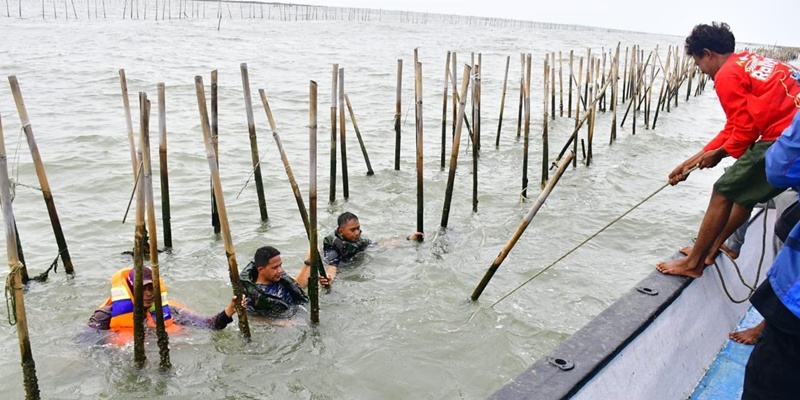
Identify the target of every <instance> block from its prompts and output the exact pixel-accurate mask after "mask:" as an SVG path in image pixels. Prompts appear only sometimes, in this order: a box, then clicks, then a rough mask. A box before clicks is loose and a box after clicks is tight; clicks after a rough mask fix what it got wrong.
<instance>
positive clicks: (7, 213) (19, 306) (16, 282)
mask: <svg viewBox="0 0 800 400" xmlns="http://www.w3.org/2000/svg"><path fill="white" fill-rule="evenodd" d="M0 204H2V207H3V220H4V221H5V228H6V256H7V257H8V269H9V276H10V277H11V287H6V290H7V291H11V299H12V305H11V306H10V308H11V309H12V310H10V311H13V316H14V320H15V321H16V325H17V340H18V341H19V353H20V358H21V361H22V377H23V378H22V379H23V383H24V386H25V398H26V399H29V400H34V399H35V400H38V399H39V380H38V379H37V378H36V362H35V361H34V360H33V350H32V347H31V341H30V336H29V334H28V316H27V314H26V312H25V297H24V296H23V291H24V289H25V287H24V285H23V283H22V269H23V265H22V263H21V262H20V260H19V256H18V253H17V232H16V222H15V221H14V207H13V204H12V201H11V182H10V181H9V178H8V157H7V156H6V143H5V136H4V135H3V121H2V120H0Z"/></svg>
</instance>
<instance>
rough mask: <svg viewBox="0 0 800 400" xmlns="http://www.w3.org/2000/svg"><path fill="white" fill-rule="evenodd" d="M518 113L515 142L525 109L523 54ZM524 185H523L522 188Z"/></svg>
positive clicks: (523, 56) (520, 129)
mask: <svg viewBox="0 0 800 400" xmlns="http://www.w3.org/2000/svg"><path fill="white" fill-rule="evenodd" d="M519 61H520V67H519V111H518V113H517V114H518V115H517V140H519V137H520V135H521V134H522V109H523V108H525V54H524V53H520V54H519ZM524 186H525V185H523V187H524Z"/></svg>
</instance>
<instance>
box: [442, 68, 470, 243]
mask: <svg viewBox="0 0 800 400" xmlns="http://www.w3.org/2000/svg"><path fill="white" fill-rule="evenodd" d="M470 71H471V69H470V67H469V65H464V73H463V74H462V78H461V96H459V97H457V98H454V99H453V101H454V102H455V101H458V104H459V106H458V116H456V119H455V121H457V122H456V133H455V136H454V137H453V148H452V149H451V151H450V170H449V172H448V174H447V188H446V189H445V195H444V207H443V208H442V223H441V227H442V228H447V222H448V220H449V218H450V204H451V201H452V199H453V186H454V183H455V179H456V167H457V166H458V148H459V146H460V144H461V130H462V126H463V123H464V120H465V119H466V116H465V114H466V112H465V111H466V108H467V93H468V92H467V90H468V89H469V75H470Z"/></svg>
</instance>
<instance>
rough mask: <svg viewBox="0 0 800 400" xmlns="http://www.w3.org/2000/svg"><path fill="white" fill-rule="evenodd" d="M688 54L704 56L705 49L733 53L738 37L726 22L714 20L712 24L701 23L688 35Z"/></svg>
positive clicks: (720, 52) (686, 46)
mask: <svg viewBox="0 0 800 400" xmlns="http://www.w3.org/2000/svg"><path fill="white" fill-rule="evenodd" d="M685 48H686V54H688V55H690V56H698V57H700V56H702V55H703V49H708V50H711V51H713V52H715V53H719V54H728V53H733V51H734V50H735V48H736V38H735V37H734V36H733V32H731V27H730V26H728V24H726V23H724V22H712V23H711V25H707V24H699V25H695V27H694V29H692V34H691V35H689V36H687V37H686V45H685Z"/></svg>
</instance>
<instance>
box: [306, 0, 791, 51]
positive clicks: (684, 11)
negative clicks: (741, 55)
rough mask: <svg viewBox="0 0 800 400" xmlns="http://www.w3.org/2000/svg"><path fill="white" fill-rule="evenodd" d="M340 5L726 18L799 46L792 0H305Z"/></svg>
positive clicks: (682, 30) (621, 18) (620, 23)
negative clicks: (527, 0) (544, 0)
mask: <svg viewBox="0 0 800 400" xmlns="http://www.w3.org/2000/svg"><path fill="white" fill-rule="evenodd" d="M298 2H299V3H307V4H319V5H336V6H342V7H365V8H384V9H392V10H408V11H427V12H435V13H445V14H462V15H475V16H482V17H500V18H514V19H522V20H530V21H541V22H558V23H567V24H578V25H590V26H602V27H608V28H615V29H625V30H632V31H642V32H653V33H665V34H673V35H680V36H686V35H688V34H689V32H690V31H691V30H692V27H693V26H694V25H695V24H698V23H701V22H702V23H710V22H711V21H723V22H727V23H728V24H729V25H730V26H731V30H732V31H733V33H734V35H735V36H736V40H737V42H743V43H744V42H748V43H761V44H770V45H772V44H776V43H777V44H778V45H784V46H800V31H798V29H797V28H796V27H797V26H798V25H800V24H799V23H800V1H797V0H760V1H744V0H727V1H721V0H705V1H704V0H668V1H648V0H606V1H600V0H572V1H569V0H567V1H552V0H551V1H546V2H543V1H533V2H527V3H526V2H524V0H488V1H455V0H306V1H298Z"/></svg>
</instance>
